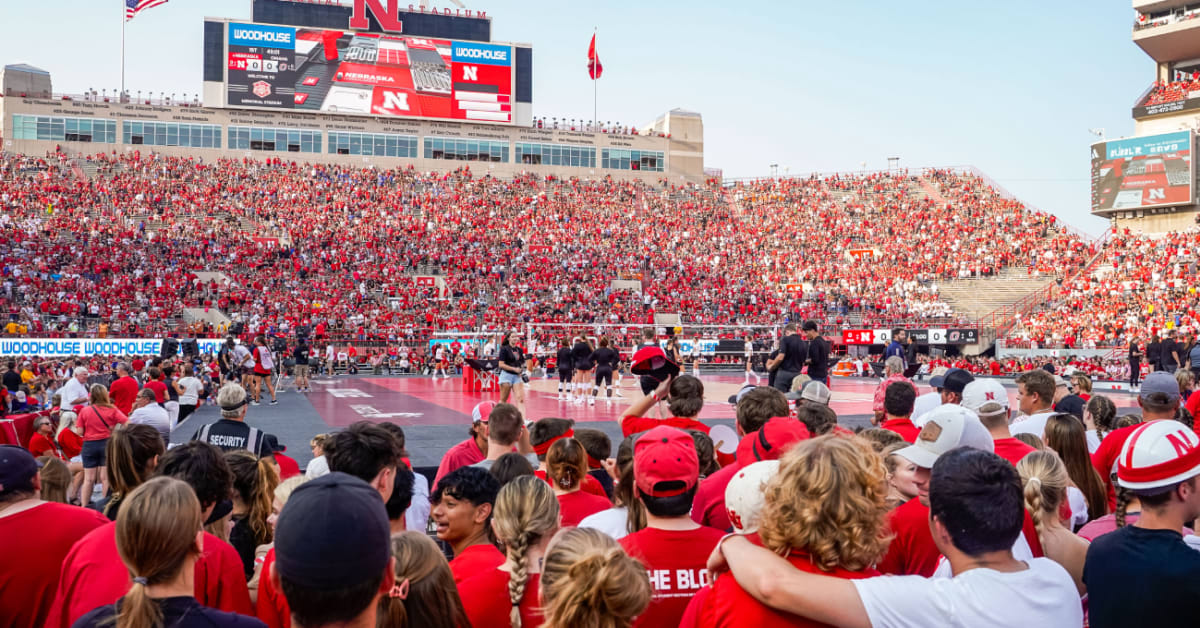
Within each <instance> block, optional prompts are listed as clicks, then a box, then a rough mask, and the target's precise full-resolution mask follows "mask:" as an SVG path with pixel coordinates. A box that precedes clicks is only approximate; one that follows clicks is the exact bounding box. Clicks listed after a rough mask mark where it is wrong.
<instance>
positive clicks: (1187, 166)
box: [1092, 131, 1196, 212]
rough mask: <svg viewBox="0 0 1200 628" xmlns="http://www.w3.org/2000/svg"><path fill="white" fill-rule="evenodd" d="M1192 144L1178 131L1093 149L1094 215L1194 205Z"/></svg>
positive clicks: (1187, 133)
mask: <svg viewBox="0 0 1200 628" xmlns="http://www.w3.org/2000/svg"><path fill="white" fill-rule="evenodd" d="M1192 142H1193V139H1192V132H1191V131H1177V132H1173V133H1162V134H1159V135H1146V136H1143V137H1133V138H1128V139H1121V140H1110V141H1107V142H1098V143H1096V144H1092V211H1093V212H1107V211H1111V210H1137V209H1147V208H1151V207H1165V206H1171V205H1190V204H1192V203H1193V202H1195V194H1194V191H1193V188H1194V186H1195V180H1196V172H1195V164H1194V162H1193V160H1192Z"/></svg>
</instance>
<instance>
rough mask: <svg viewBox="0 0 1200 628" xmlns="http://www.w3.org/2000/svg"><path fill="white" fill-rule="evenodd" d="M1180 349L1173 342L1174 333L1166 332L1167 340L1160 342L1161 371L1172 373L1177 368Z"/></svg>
mask: <svg viewBox="0 0 1200 628" xmlns="http://www.w3.org/2000/svg"><path fill="white" fill-rule="evenodd" d="M1181 352H1182V348H1181V347H1180V346H1179V343H1178V342H1176V341H1175V332H1174V331H1170V332H1167V339H1166V340H1163V341H1162V358H1161V360H1162V370H1164V371H1166V372H1168V373H1174V372H1175V370H1176V369H1178V368H1179V354H1180V353H1181Z"/></svg>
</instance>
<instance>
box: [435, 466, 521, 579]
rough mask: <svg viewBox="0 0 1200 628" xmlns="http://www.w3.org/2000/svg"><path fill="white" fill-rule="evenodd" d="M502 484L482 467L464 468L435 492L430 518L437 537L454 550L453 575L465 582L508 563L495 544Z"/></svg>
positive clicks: (445, 478) (452, 474)
mask: <svg viewBox="0 0 1200 628" xmlns="http://www.w3.org/2000/svg"><path fill="white" fill-rule="evenodd" d="M499 491H500V483H499V482H497V481H496V478H494V477H492V474H491V473H489V472H487V471H485V470H484V469H483V468H481V467H463V468H461V469H458V470H457V471H454V472H452V473H450V474H449V475H447V476H446V477H444V478H442V480H441V481H440V482H438V484H437V487H436V488H434V490H433V495H432V496H431V500H430V501H431V502H432V504H433V509H432V510H431V511H430V516H431V517H432V518H433V522H434V524H435V525H436V526H437V537H438V538H439V539H441V540H442V541H445V542H446V543H448V544H449V545H450V547H451V549H453V550H454V560H451V561H450V571H452V572H453V573H454V581H455V582H461V581H463V580H466V579H467V578H469V577H471V576H474V575H476V574H479V573H482V572H484V571H486V570H488V569H495V568H496V567H499V566H500V565H502V564H503V563H504V554H501V553H500V550H498V549H496V546H495V545H494V544H493V543H492V539H491V535H492V507H493V505H494V504H495V503H496V493H498V492H499Z"/></svg>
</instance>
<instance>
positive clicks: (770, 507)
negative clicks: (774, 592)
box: [697, 384, 894, 628]
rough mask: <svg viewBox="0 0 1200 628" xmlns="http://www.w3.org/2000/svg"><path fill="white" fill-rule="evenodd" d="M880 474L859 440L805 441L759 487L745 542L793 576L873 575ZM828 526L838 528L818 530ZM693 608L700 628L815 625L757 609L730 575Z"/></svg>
mask: <svg viewBox="0 0 1200 628" xmlns="http://www.w3.org/2000/svg"><path fill="white" fill-rule="evenodd" d="M893 385H894V384H893ZM885 475H886V471H885V469H884V467H883V465H881V464H879V458H878V457H877V456H876V455H875V454H874V451H873V450H872V449H871V448H870V447H869V446H868V445H867V444H866V443H865V442H863V441H862V440H861V439H857V438H844V437H842V436H836V435H827V436H821V437H818V438H815V439H811V440H807V441H804V442H802V443H800V444H798V445H796V447H794V448H793V450H792V451H791V452H789V453H788V455H786V456H784V458H783V461H782V463H781V464H780V467H779V470H778V471H777V472H776V474H775V476H774V477H772V478H771V479H770V480H769V481H768V482H767V484H766V486H765V487H764V488H763V493H764V494H763V500H764V504H763V510H762V512H761V514H760V517H759V526H758V533H757V535H754V536H752V537H751V541H752V542H753V543H754V544H755V545H759V546H762V547H766V548H768V549H770V550H771V551H773V552H775V553H776V554H779V555H781V556H783V557H785V558H786V559H787V560H788V562H789V563H791V565H792V566H793V567H795V568H796V569H798V570H800V571H806V572H809V573H824V574H827V575H831V576H835V577H838V578H845V579H850V580H854V579H859V578H868V577H871V576H876V575H879V572H877V571H876V570H875V569H874V568H873V567H872V565H874V563H875V561H877V560H878V559H879V558H880V557H881V556H882V555H883V553H884V552H885V551H886V549H887V544H888V538H889V535H890V532H889V531H888V529H887V525H886V523H885V517H884V513H885V512H886V511H887V499H886V498H887V488H886V486H885V484H884V476H885ZM830 521H837V522H838V525H836V526H829V525H825V523H826V522H830ZM831 550H832V551H831ZM697 603H698V604H701V606H702V608H701V609H699V611H698V618H699V620H700V621H699V623H700V625H703V626H714V627H721V628H728V627H732V626H742V627H746V628H751V627H753V628H770V627H773V626H780V627H783V626H818V625H820V624H818V623H816V622H813V621H810V620H807V619H804V618H802V617H797V616H795V615H791V614H788V613H785V612H781V611H777V610H775V609H772V608H770V607H767V606H765V605H763V604H762V603H760V602H758V601H757V600H755V599H754V598H753V597H751V596H750V594H749V593H747V592H746V591H745V589H743V588H742V587H741V586H739V584H738V582H737V580H735V579H734V578H732V577H730V576H729V575H723V576H721V577H719V578H718V579H717V581H716V582H715V583H714V585H713V589H712V591H711V592H710V593H709V595H708V596H707V597H706V598H703V600H702V601H701V602H697Z"/></svg>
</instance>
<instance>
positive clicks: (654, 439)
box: [633, 425, 700, 497]
mask: <svg viewBox="0 0 1200 628" xmlns="http://www.w3.org/2000/svg"><path fill="white" fill-rule="evenodd" d="M633 477H634V481H635V482H636V483H637V487H638V490H640V491H641V492H642V493H643V494H644V495H648V496H650V497H674V496H675V495H682V494H683V493H686V492H688V491H690V490H691V489H692V488H693V487H695V486H696V483H697V482H699V481H700V459H699V457H698V456H697V455H696V445H695V443H694V441H692V437H691V435H690V434H688V433H687V432H685V431H683V430H681V429H677V428H674V427H668V426H666V425H661V426H659V427H656V428H653V429H651V430H649V431H647V432H645V433H643V434H642V435H641V436H639V437H638V439H637V442H636V443H634V445H633Z"/></svg>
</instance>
